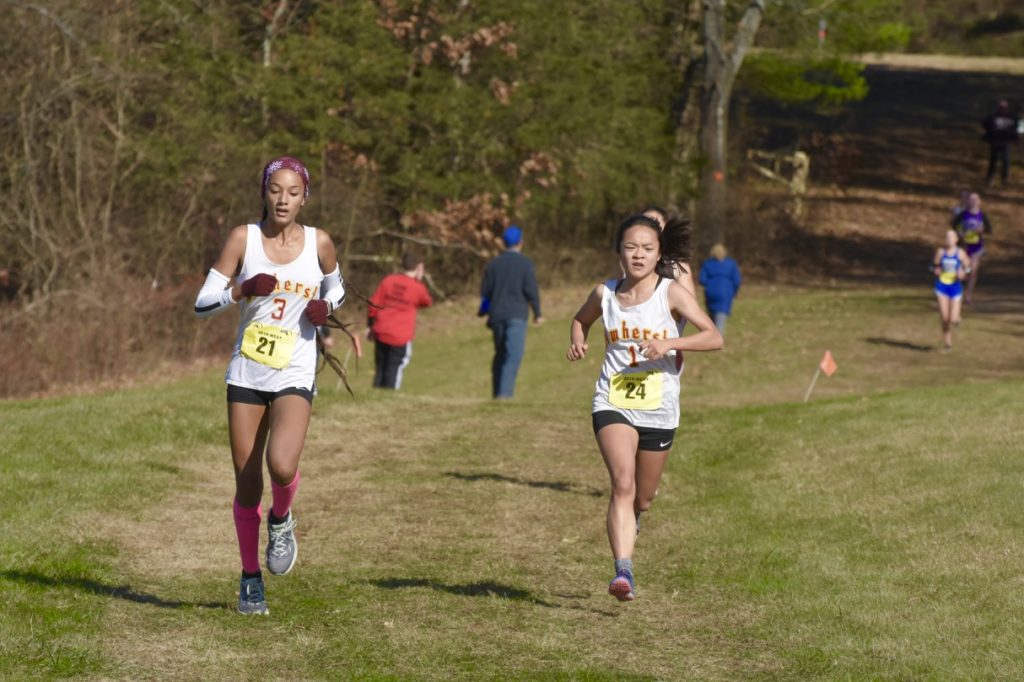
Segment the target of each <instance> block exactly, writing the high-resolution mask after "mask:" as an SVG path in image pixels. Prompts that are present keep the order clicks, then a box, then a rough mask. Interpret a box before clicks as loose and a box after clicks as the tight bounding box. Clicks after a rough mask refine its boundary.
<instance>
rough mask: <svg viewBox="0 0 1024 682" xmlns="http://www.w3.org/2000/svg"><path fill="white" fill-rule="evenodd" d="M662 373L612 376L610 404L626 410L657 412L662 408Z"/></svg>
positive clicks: (632, 373) (633, 373)
mask: <svg viewBox="0 0 1024 682" xmlns="http://www.w3.org/2000/svg"><path fill="white" fill-rule="evenodd" d="M661 384H662V373H661V372H658V371H654V370H652V371H649V372H631V373H623V372H619V373H618V374H613V375H612V380H611V383H610V390H609V392H608V402H610V403H611V404H612V405H614V406H615V407H620V408H622V409H624V410H656V409H658V408H659V407H661Z"/></svg>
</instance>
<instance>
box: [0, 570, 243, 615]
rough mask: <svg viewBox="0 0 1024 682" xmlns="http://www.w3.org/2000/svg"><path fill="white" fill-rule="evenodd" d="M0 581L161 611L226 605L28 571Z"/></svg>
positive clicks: (1, 573)
mask: <svg viewBox="0 0 1024 682" xmlns="http://www.w3.org/2000/svg"><path fill="white" fill-rule="evenodd" d="M0 579H3V580H9V581H11V582H18V583H23V584H27V585H39V586H42V587H58V588H73V589H76V590H81V591H83V592H91V593H92V594H97V595H100V596H101V597H115V598H117V599H124V600H125V601H130V602H135V603H136V604H149V605H150V606H158V607H160V608H162V609H183V608H199V609H226V608H228V605H227V604H224V603H218V602H188V601H178V600H176V599H170V600H169V599H161V598H160V597H157V596H156V595H153V594H146V593H145V592H136V591H135V590H133V589H131V588H130V587H128V586H127V585H118V586H116V587H115V586H113V585H105V584H104V583H101V582H99V581H97V580H91V579H89V578H68V577H65V578H54V577H51V576H48V575H42V574H39V573H30V572H28V571H0Z"/></svg>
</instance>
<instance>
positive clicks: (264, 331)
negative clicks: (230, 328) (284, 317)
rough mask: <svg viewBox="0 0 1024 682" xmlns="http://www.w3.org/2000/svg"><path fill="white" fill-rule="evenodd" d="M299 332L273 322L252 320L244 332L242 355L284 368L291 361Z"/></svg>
mask: <svg viewBox="0 0 1024 682" xmlns="http://www.w3.org/2000/svg"><path fill="white" fill-rule="evenodd" d="M298 338H299V333H298V332H297V331H295V330H293V329H282V328H281V327H275V326H274V325H272V324H263V323H262V322H252V323H251V324H249V326H248V327H246V328H245V333H244V334H242V349H241V350H242V355H244V356H245V357H247V358H249V359H250V360H255V361H256V362H258V363H260V364H262V365H266V366H267V367H273V368H274V369H282V368H284V367H287V366H288V363H289V362H291V359H292V352H293V351H294V350H295V341H296V339H298Z"/></svg>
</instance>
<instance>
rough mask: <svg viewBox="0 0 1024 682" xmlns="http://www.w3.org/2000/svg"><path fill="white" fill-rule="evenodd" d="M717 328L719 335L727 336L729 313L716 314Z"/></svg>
mask: <svg viewBox="0 0 1024 682" xmlns="http://www.w3.org/2000/svg"><path fill="white" fill-rule="evenodd" d="M713 316H714V318H715V326H716V327H718V333H719V334H722V335H723V336H725V323H726V320H728V319H729V313H714V315H713Z"/></svg>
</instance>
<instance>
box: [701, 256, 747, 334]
mask: <svg viewBox="0 0 1024 682" xmlns="http://www.w3.org/2000/svg"><path fill="white" fill-rule="evenodd" d="M700 285H701V286H702V287H704V301H705V302H706V303H707V307H708V314H709V315H711V319H713V320H714V321H715V326H716V327H718V331H719V332H720V333H722V334H725V321H726V320H727V319H728V317H729V315H730V314H731V313H732V299H734V298H735V297H736V294H738V293H739V291H740V268H739V266H738V265H736V261H735V260H733V259H732V258H729V256H728V255H727V254H726V251H725V247H724V246H722V245H721V244H715V245H714V246H712V247H711V258H708V259H707V260H706V261H704V263H703V264H702V265H701V266H700Z"/></svg>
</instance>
